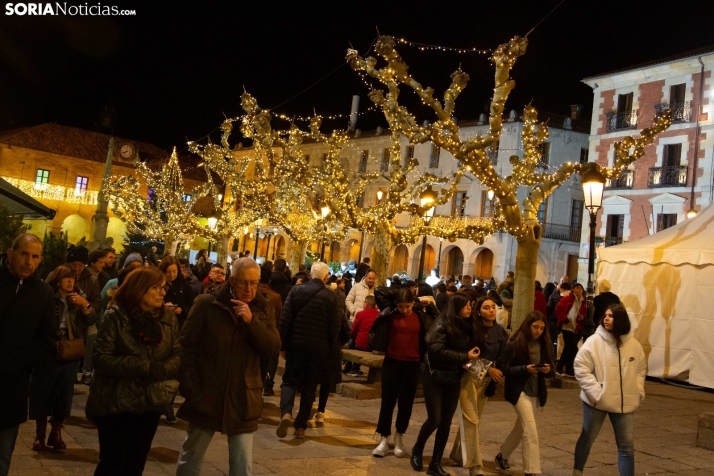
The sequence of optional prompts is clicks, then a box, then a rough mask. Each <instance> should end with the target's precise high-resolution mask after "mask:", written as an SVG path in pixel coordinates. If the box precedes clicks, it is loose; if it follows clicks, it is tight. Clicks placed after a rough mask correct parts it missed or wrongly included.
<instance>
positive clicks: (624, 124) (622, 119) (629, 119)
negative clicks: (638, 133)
mask: <svg viewBox="0 0 714 476" xmlns="http://www.w3.org/2000/svg"><path fill="white" fill-rule="evenodd" d="M605 117H606V118H607V128H606V130H607V132H614V131H621V130H623V129H637V109H635V110H634V111H626V112H608V113H607V114H605Z"/></svg>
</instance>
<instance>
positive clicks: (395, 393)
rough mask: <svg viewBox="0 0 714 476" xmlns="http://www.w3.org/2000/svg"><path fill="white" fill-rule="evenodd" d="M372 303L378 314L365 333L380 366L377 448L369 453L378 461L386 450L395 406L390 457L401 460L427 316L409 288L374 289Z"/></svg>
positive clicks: (423, 350)
mask: <svg viewBox="0 0 714 476" xmlns="http://www.w3.org/2000/svg"><path fill="white" fill-rule="evenodd" d="M374 297H375V300H376V301H377V304H378V305H379V308H380V309H382V312H381V314H380V315H379V316H377V318H376V319H375V320H374V323H373V324H372V329H371V331H370V333H369V347H370V350H376V351H379V352H384V353H385V356H384V364H383V365H382V405H381V407H380V409H379V420H378V423H377V433H378V434H379V435H380V441H379V445H378V446H377V447H376V448H375V449H374V451H372V455H373V456H375V457H378V458H381V457H382V456H384V455H385V454H386V453H387V451H388V450H389V435H390V434H391V433H392V415H393V413H394V407H395V405H398V410H397V421H396V430H397V433H396V435H395V437H394V456H397V457H402V456H404V455H405V451H404V440H403V437H404V433H406V431H407V427H408V426H409V419H410V418H411V416H412V407H413V405H414V396H415V395H416V390H417V382H418V380H419V362H420V361H421V358H422V357H423V356H424V354H425V353H426V343H425V340H424V339H425V336H426V333H427V330H428V328H429V327H428V321H427V314H426V312H424V309H423V308H422V307H420V306H419V305H417V304H415V302H414V299H415V298H414V293H412V291H411V290H409V288H383V287H380V288H377V289H375V292H374Z"/></svg>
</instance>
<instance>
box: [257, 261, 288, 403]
mask: <svg viewBox="0 0 714 476" xmlns="http://www.w3.org/2000/svg"><path fill="white" fill-rule="evenodd" d="M274 274H275V273H274V272H273V270H272V268H269V267H267V266H265V265H263V266H261V267H260V284H258V292H262V293H263V294H264V295H265V297H266V299H267V300H268V302H269V303H270V305H271V306H273V310H275V317H276V319H278V318H280V314H281V313H282V312H283V300H282V298H281V297H280V294H278V293H276V292H275V291H273V290H272V289H270V277H271V276H272V275H274ZM283 276H285V275H283ZM291 287H292V286H291ZM279 324H280V323H279V322H278V323H276V325H279ZM277 371H278V352H276V353H275V355H274V356H272V357H271V358H269V359H264V358H261V359H260V374H261V375H262V376H263V396H264V397H272V396H273V395H275V390H273V386H274V385H275V373H276V372H277Z"/></svg>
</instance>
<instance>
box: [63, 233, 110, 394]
mask: <svg viewBox="0 0 714 476" xmlns="http://www.w3.org/2000/svg"><path fill="white" fill-rule="evenodd" d="M88 264H89V250H87V248H85V247H84V246H71V247H70V248H69V249H68V250H67V265H69V267H70V268H72V269H73V270H74V272H75V273H76V278H75V282H76V283H77V287H78V288H79V289H80V291H82V292H83V293H84V295H85V296H86V299H87V302H89V306H90V307H91V308H92V312H93V313H94V316H90V318H91V319H90V320H93V321H94V322H96V320H97V317H98V316H99V311H100V310H101V309H102V290H101V289H99V279H98V278H97V273H96V272H93V271H92V269H90V267H89V266H87V265H88ZM83 334H84V335H83V337H84V339H85V341H87V349H88V352H87V353H86V354H85V356H84V367H83V368H82V371H83V372H84V373H83V374H82V381H83V382H84V383H85V384H86V385H91V384H92V372H93V371H94V365H93V363H92V354H93V352H92V351H93V350H94V342H95V340H96V338H97V326H96V324H94V325H91V326H89V327H87V328H86V329H84V330H83Z"/></svg>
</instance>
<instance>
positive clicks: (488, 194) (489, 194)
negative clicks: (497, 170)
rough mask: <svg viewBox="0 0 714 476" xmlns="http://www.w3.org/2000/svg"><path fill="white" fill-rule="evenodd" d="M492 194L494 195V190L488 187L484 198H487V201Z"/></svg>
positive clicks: (491, 197) (490, 199)
mask: <svg viewBox="0 0 714 476" xmlns="http://www.w3.org/2000/svg"><path fill="white" fill-rule="evenodd" d="M494 195H495V193H494V191H493V190H491V189H489V191H488V192H486V198H488V201H489V202H490V201H492V200H493V196H494Z"/></svg>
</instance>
